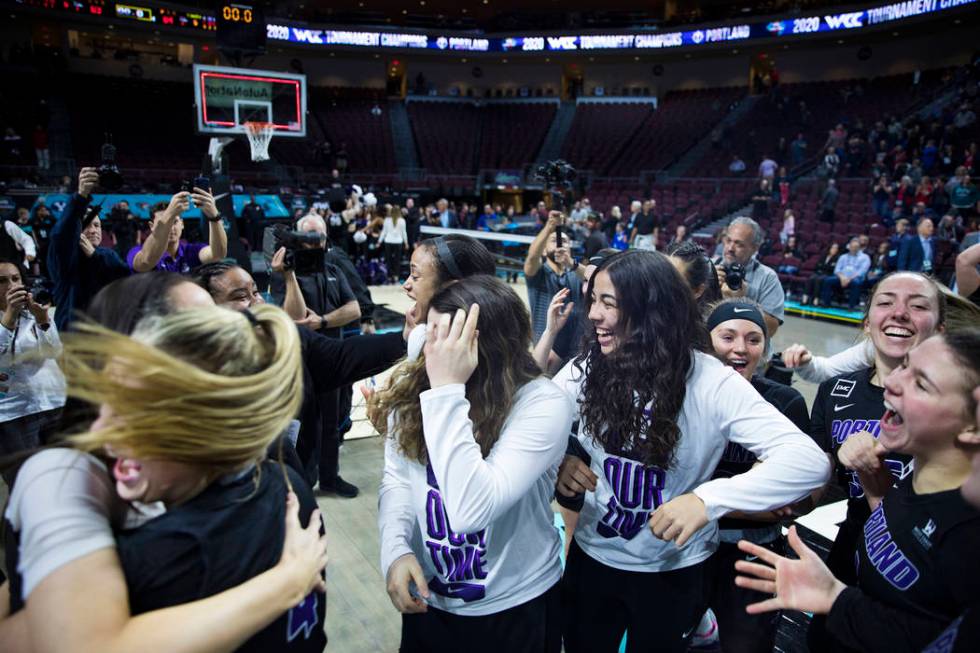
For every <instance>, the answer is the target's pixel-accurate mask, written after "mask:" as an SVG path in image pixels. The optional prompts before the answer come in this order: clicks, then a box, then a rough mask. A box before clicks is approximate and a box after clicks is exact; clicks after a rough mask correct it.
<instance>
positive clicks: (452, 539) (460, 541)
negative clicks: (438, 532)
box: [446, 519, 466, 546]
mask: <svg viewBox="0 0 980 653" xmlns="http://www.w3.org/2000/svg"><path fill="white" fill-rule="evenodd" d="M446 522H447V523H448V522H449V520H448V519H447V520H446ZM447 530H448V531H449V543H450V544H452V545H453V546H463V545H464V544H466V535H460V534H458V533H456V532H454V531H453V529H452V527H451V526H450V527H449V528H448V529H447Z"/></svg>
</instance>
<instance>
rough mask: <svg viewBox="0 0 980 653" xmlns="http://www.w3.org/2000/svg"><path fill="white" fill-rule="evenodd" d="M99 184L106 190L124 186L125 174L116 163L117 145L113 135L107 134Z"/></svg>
mask: <svg viewBox="0 0 980 653" xmlns="http://www.w3.org/2000/svg"><path fill="white" fill-rule="evenodd" d="M98 172H99V185H100V186H102V188H104V189H105V190H109V191H115V190H119V189H120V188H122V185H123V176H122V173H120V172H119V167H118V166H117V165H116V146H115V145H113V144H112V135H111V134H106V142H105V143H103V145H102V165H100V166H99V168H98Z"/></svg>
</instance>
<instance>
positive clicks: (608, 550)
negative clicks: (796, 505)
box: [554, 353, 830, 572]
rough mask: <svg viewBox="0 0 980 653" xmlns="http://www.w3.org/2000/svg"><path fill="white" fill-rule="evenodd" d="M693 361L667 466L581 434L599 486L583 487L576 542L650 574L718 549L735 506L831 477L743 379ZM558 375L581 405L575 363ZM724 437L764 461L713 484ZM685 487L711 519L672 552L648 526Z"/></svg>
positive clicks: (748, 508)
mask: <svg viewBox="0 0 980 653" xmlns="http://www.w3.org/2000/svg"><path fill="white" fill-rule="evenodd" d="M694 357H695V360H694V365H693V369H692V370H691V373H690V375H689V376H688V381H687V393H686V395H685V397H684V403H683V405H682V406H681V410H680V413H679V414H678V416H677V426H678V428H679V429H680V433H681V437H680V441H679V442H678V444H677V449H676V451H675V458H674V460H675V462H674V464H673V465H672V466H671V467H670V469H669V470H667V471H664V470H662V469H660V468H657V467H646V466H644V465H643V463H641V462H638V461H636V460H631V459H630V458H627V457H624V456H617V455H613V454H609V453H606V451H605V450H604V449H603V448H602V447H601V446H600V445H599V444H597V443H596V442H595V441H594V440H593V439H592V436H591V434H589V433H588V432H586V430H585V429H584V428H583V427H581V426H580V428H579V432H578V434H577V437H578V439H579V442H580V443H581V444H582V446H583V447H584V448H585V450H586V451H587V452H588V454H589V456H590V457H591V463H590V465H591V468H592V471H593V472H594V473H595V474H596V476H598V482H597V483H596V490H595V492H586V493H585V505H584V506H583V509H582V513H581V516H580V517H579V521H578V526H577V527H576V529H575V540H576V542H578V544H579V546H581V547H582V550H583V551H585V552H586V553H587V554H589V555H590V556H591V557H593V558H594V559H596V560H598V561H599V562H602V563H603V564H605V565H608V566H610V567H614V568H617V569H624V570H627V571H644V572H651V571H668V570H671V569H679V568H683V567H688V566H691V565H694V564H697V563H698V562H701V561H703V560H705V559H706V558H708V556H710V555H711V554H712V552H713V551H714V550H715V549H716V548H717V546H718V522H717V519H718V518H719V517H721V516H723V515H725V514H727V513H729V512H731V511H733V510H742V511H745V512H760V511H763V510H772V509H773V508H779V507H782V506H786V505H789V504H791V503H793V502H795V501H797V500H798V499H801V498H803V497H804V496H806V495H807V494H808V493H809V492H811V491H812V490H815V489H817V488H819V487H822V486H823V485H824V483H826V481H827V479H828V478H829V477H830V463H829V461H828V460H827V456H826V454H824V453H823V452H822V451H821V450H820V448H819V447H817V445H816V444H814V442H813V441H812V440H811V439H810V438H809V437H807V436H806V435H804V434H803V433H801V432H800V431H799V429H797V428H796V427H795V426H794V425H793V423H792V422H790V421H789V419H787V418H786V417H785V416H783V414H782V413H780V412H779V411H777V410H776V409H775V408H774V407H773V406H772V405H771V404H769V403H768V402H767V401H765V400H764V399H763V398H762V397H761V396H759V394H758V393H757V392H756V391H755V389H754V388H752V386H751V385H750V384H749V382H748V381H746V380H745V379H744V378H742V377H741V376H740V375H739V374H738V373H737V372H735V371H734V370H733V369H732V368H730V367H726V366H725V365H723V364H722V363H721V362H720V361H718V360H717V359H715V358H714V357H713V356H709V355H707V354H703V353H695V354H694ZM651 373H656V371H655V370H651ZM554 381H555V383H557V384H558V385H559V386H560V387H562V388H563V389H564V390H565V392H566V393H568V396H569V398H570V399H572V400H575V401H577V399H578V397H579V396H580V394H581V386H582V383H583V381H584V377H583V375H582V374H581V373H580V372H579V371H578V370H577V369H575V367H574V362H572V363H569V364H568V365H566V366H565V367H564V368H563V369H562V370H561V371H560V372H559V373H558V375H557V376H556V377H555V379H554ZM729 441H731V442H736V443H738V444H740V445H742V446H743V447H745V448H746V449H748V450H749V451H751V452H752V453H754V454H755V455H756V457H758V458H759V459H760V460H762V461H764V462H763V463H762V464H761V465H758V466H756V467H753V468H752V469H751V470H749V471H748V472H745V473H743V474H738V475H736V476H732V477H730V478H719V479H715V480H710V479H711V476H712V474H713V473H714V470H715V468H716V467H717V466H718V461H719V460H720V459H721V456H722V453H723V452H724V449H725V446H726V444H727V443H728V442H729ZM688 492H693V493H694V494H695V495H697V496H698V497H699V498H700V499H701V500H702V501H703V502H704V505H705V509H706V511H707V516H708V519H709V520H711V521H710V522H709V523H708V525H707V526H705V527H704V528H702V529H701V530H700V531H698V532H697V533H696V534H695V535H694V536H692V538H691V539H690V540H689V541H688V542H687V543H686V544H685V545H684V547H682V548H678V547H677V546H676V545H675V544H674V543H673V542H665V541H663V540H660V539H658V538H656V537H654V535H653V533H652V531H651V530H650V528H649V527H648V522H649V520H650V517H651V515H652V514H653V512H654V510H656V508H657V507H658V506H659V505H661V504H663V503H666V502H667V501H670V500H671V499H673V498H675V497H678V496H681V495H682V494H687V493H688Z"/></svg>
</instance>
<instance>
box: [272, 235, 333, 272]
mask: <svg viewBox="0 0 980 653" xmlns="http://www.w3.org/2000/svg"><path fill="white" fill-rule="evenodd" d="M272 236H273V238H275V251H278V250H279V249H280V248H282V247H285V248H286V256H285V257H284V258H283V261H282V266H283V269H284V270H293V271H295V272H296V274H301V275H302V274H314V273H316V272H323V264H324V250H323V247H322V245H323V236H321V235H320V234H318V233H315V232H306V231H292V230H290V229H289V227H287V226H286V225H284V224H277V225H276V226H275V227H273V229H272Z"/></svg>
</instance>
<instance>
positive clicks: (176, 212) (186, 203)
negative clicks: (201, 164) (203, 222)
mask: <svg viewBox="0 0 980 653" xmlns="http://www.w3.org/2000/svg"><path fill="white" fill-rule="evenodd" d="M189 207H190V193H187V192H181V193H177V194H176V195H174V196H173V197H171V198H170V204H169V205H168V206H167V208H166V209H164V211H163V214H162V215H161V216H160V218H159V219H154V220H153V229H152V230H151V231H150V235H149V236H147V237H146V240H144V241H143V248H142V249H141V250H140V251H139V252H137V253H136V255H135V256H134V257H133V260H132V262H131V265H132V268H133V270H134V271H136V272H149V271H150V270H152V269H153V268H155V267H156V266H157V263H159V262H160V259H161V258H163V253H164V252H166V251H167V241H168V240H169V239H170V229H171V228H172V227H173V225H174V223H175V222H176V221H177V219H178V218H180V215H181V214H182V213H183V212H184V211H186V210H187V209H188V208H189ZM202 251H203V250H202Z"/></svg>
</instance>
